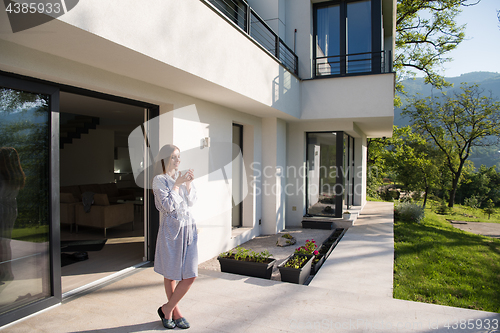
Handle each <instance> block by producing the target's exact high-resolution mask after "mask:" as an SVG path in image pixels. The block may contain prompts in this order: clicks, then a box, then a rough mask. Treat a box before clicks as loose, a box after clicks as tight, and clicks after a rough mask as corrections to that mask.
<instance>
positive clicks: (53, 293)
mask: <svg viewBox="0 0 500 333" xmlns="http://www.w3.org/2000/svg"><path fill="white" fill-rule="evenodd" d="M0 86H1V87H3V88H8V89H16V90H22V91H26V92H30V93H38V94H46V95H49V96H50V97H49V109H50V111H49V112H50V115H49V126H50V130H49V137H48V138H47V139H48V141H49V147H50V150H51V151H50V158H49V170H50V172H49V184H50V188H49V198H50V205H49V207H50V209H49V253H50V263H49V270H50V272H49V274H50V278H49V279H50V296H49V297H47V298H45V299H42V300H39V301H36V302H34V303H31V304H28V305H25V306H22V307H20V308H17V309H14V310H11V311H9V312H6V313H4V314H2V315H1V316H0V327H1V326H4V325H7V324H9V323H11V322H14V321H16V320H19V319H21V318H24V317H26V316H28V315H31V314H33V313H36V312H38V311H41V310H44V309H46V308H48V307H51V306H54V305H56V304H59V303H61V301H62V292H61V247H60V245H59V246H54V245H53V244H60V241H61V239H60V214H59V208H60V204H59V91H60V90H59V88H58V87H57V86H55V85H49V84H46V83H39V82H33V81H29V80H23V79H20V78H15V77H12V76H6V75H2V73H1V72H0Z"/></svg>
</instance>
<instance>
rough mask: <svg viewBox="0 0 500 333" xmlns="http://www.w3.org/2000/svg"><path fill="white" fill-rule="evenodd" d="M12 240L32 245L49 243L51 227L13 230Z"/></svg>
mask: <svg viewBox="0 0 500 333" xmlns="http://www.w3.org/2000/svg"><path fill="white" fill-rule="evenodd" d="M12 239H15V240H20V241H25V242H32V243H43V242H47V241H48V240H49V226H48V225H44V226H39V227H29V228H14V229H13V230H12Z"/></svg>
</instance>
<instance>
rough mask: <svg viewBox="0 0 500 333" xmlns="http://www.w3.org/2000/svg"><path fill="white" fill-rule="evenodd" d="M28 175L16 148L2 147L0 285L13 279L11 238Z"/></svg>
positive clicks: (0, 159)
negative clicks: (18, 204)
mask: <svg viewBox="0 0 500 333" xmlns="http://www.w3.org/2000/svg"><path fill="white" fill-rule="evenodd" d="M25 179H26V176H25V174H24V171H23V168H22V167H21V161H20V159H19V155H18V153H17V151H16V149H14V148H12V147H1V148H0V285H3V284H5V283H6V282H8V281H11V280H12V279H13V278H14V276H13V275H12V268H11V265H10V263H11V259H12V251H11V248H10V240H11V238H12V229H13V228H14V222H15V221H16V219H17V199H16V197H17V193H18V192H19V190H20V189H22V188H23V187H24V183H25Z"/></svg>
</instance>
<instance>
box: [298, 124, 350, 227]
mask: <svg viewBox="0 0 500 333" xmlns="http://www.w3.org/2000/svg"><path fill="white" fill-rule="evenodd" d="M318 133H335V134H336V143H335V147H336V152H337V154H336V159H335V163H336V167H337V170H340V172H337V173H336V178H335V193H337V189H338V188H339V186H340V187H341V188H342V195H335V214H334V215H333V216H332V217H335V218H341V217H342V213H343V211H344V206H345V205H347V208H350V207H351V206H352V205H353V204H354V188H355V186H354V181H355V179H354V172H355V155H354V153H355V152H354V147H355V145H354V143H355V138H354V137H352V136H350V135H349V134H347V133H346V132H344V131H314V132H306V133H305V145H306V155H305V160H306V169H307V170H308V165H309V160H308V158H309V142H308V138H309V134H318ZM345 167H347V168H348V169H347V170H344V169H345ZM344 175H346V176H347V177H348V179H349V182H348V183H347V186H348V188H345V186H346V179H345V177H344ZM305 178H306V179H305V180H306V192H305V202H306V206H305V207H306V209H305V213H306V216H307V215H309V213H308V209H309V173H308V172H305ZM344 204H345V205H344ZM312 216H314V215H312Z"/></svg>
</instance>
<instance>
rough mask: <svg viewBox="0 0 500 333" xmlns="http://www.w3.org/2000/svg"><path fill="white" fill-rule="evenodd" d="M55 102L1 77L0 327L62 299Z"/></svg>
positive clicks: (34, 87)
mask: <svg viewBox="0 0 500 333" xmlns="http://www.w3.org/2000/svg"><path fill="white" fill-rule="evenodd" d="M57 101H58V90H57V89H56V88H52V87H47V86H43V85H38V84H33V83H28V82H24V81H21V80H14V79H12V78H5V77H1V76H0V233H1V234H0V245H1V249H0V326H1V325H3V324H5V323H7V322H10V321H12V320H15V319H18V318H20V317H23V316H25V315H27V314H29V313H30V312H35V311H38V310H40V309H43V308H44V307H47V306H50V305H52V304H55V303H58V302H60V299H61V292H60V282H58V281H59V275H57V272H56V271H55V270H57V269H60V265H59V264H58V263H59V262H60V257H59V252H57V248H56V247H55V246H52V244H58V242H59V240H58V231H59V230H58V225H59V219H58V216H57V217H55V216H52V212H54V211H55V210H53V207H52V205H53V203H54V201H55V200H53V199H54V195H58V191H57V192H56V193H57V194H56V193H54V192H53V187H54V186H57V185H58V181H57V177H56V181H54V182H52V181H51V180H52V179H53V177H52V175H53V172H54V170H53V168H55V169H56V171H58V167H57V166H56V165H55V164H54V162H55V161H57V160H54V158H58V154H57V156H55V157H54V156H52V155H51V150H52V140H51V128H52V125H53V124H54V123H56V124H57V120H58V116H57V115H54V112H53V111H54V110H55V109H57V104H58V103H57ZM56 146H57V144H56ZM56 204H57V201H56ZM53 217H54V219H53ZM58 267H59V268H58ZM54 276H57V279H54ZM56 280H57V281H56Z"/></svg>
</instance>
